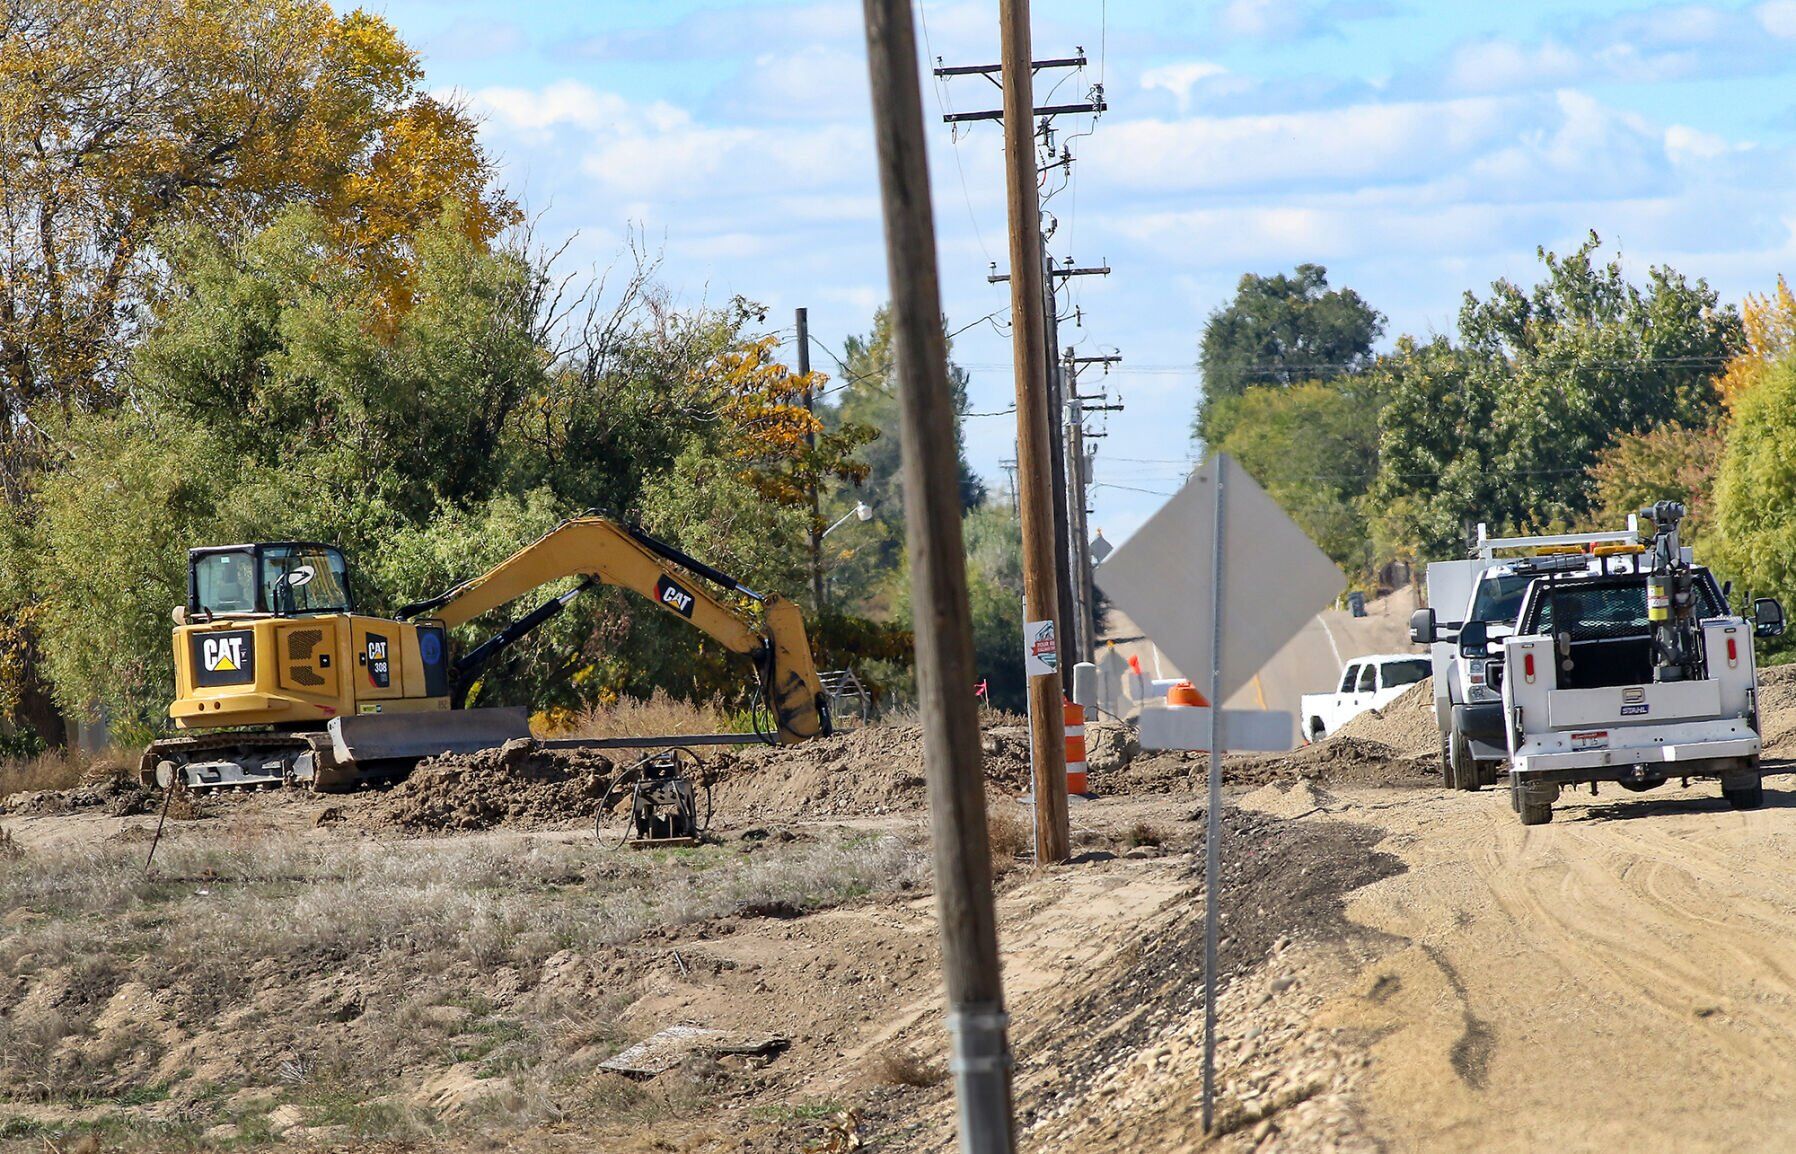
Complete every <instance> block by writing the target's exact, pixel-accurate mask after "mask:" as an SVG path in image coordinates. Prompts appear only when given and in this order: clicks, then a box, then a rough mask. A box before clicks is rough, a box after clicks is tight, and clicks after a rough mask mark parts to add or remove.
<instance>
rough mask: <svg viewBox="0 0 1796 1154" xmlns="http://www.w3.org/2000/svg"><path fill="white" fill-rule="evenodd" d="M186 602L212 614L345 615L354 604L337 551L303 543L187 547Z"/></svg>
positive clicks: (344, 566) (190, 607)
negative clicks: (190, 548) (191, 549)
mask: <svg viewBox="0 0 1796 1154" xmlns="http://www.w3.org/2000/svg"><path fill="white" fill-rule="evenodd" d="M187 605H188V608H189V609H190V610H192V611H195V612H199V613H210V614H213V615H215V616H230V615H232V614H242V613H274V614H279V615H281V616H286V615H287V614H292V613H347V612H350V611H351V610H352V609H353V608H354V605H353V604H352V603H351V601H350V597H349V570H348V567H347V566H346V565H345V564H344V562H343V553H342V551H341V550H339V549H337V548H336V547H335V546H333V545H315V544H311V543H309V542H303V541H279V542H273V543H269V544H261V545H227V546H223V547H219V548H209V549H195V550H193V551H192V552H191V553H190V554H189V573H188V590H187Z"/></svg>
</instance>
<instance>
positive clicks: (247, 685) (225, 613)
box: [139, 513, 830, 791]
mask: <svg viewBox="0 0 1796 1154" xmlns="http://www.w3.org/2000/svg"><path fill="white" fill-rule="evenodd" d="M566 577H579V578H581V580H580V582H579V583H578V584H577V585H576V586H575V587H574V588H572V589H570V590H569V591H567V592H566V593H563V594H561V595H560V596H557V597H553V598H550V599H549V600H548V601H546V602H544V603H543V604H542V605H541V606H539V607H538V608H536V609H535V610H532V611H531V612H530V613H528V614H526V615H525V616H524V617H522V618H520V619H519V620H518V621H517V622H516V623H514V624H513V625H511V626H509V627H508V628H506V629H504V630H503V631H501V632H500V633H498V634H495V635H494V636H492V637H490V638H488V639H486V640H485V641H483V642H481V643H480V644H479V645H476V646H474V647H473V648H471V649H469V650H467V651H466V652H465V653H462V654H461V655H460V656H459V657H455V656H452V655H451V653H450V647H449V636H448V631H449V630H450V629H452V628H454V627H455V626H458V625H461V624H464V623H465V622H468V621H471V620H473V619H474V618H476V617H479V616H480V615H481V614H483V613H485V612H487V611H489V610H491V609H495V608H498V607H499V606H501V605H505V604H508V603H509V602H512V601H515V600H517V599H518V598H520V597H523V596H526V595H527V594H529V593H530V592H531V591H532V590H535V589H539V588H541V587H542V586H544V585H547V584H549V583H551V582H554V581H558V580H560V579H562V578H566ZM707 584H709V585H712V586H716V587H717V589H718V590H720V591H721V592H718V591H714V590H712V589H710V588H707V587H706V585H707ZM595 585H617V586H621V587H623V588H626V589H633V590H635V591H636V592H637V593H640V594H641V595H643V596H644V597H647V598H648V599H649V600H651V601H653V602H654V603H655V604H656V605H658V606H659V607H660V608H661V609H662V610H663V611H665V612H667V613H671V614H673V615H675V616H677V617H680V618H682V619H684V620H686V621H688V622H690V623H691V624H692V625H693V626H694V627H695V628H697V629H699V630H701V631H703V632H704V633H706V634H708V635H709V636H711V637H713V638H715V639H716V640H717V641H718V642H720V643H721V644H722V645H724V646H725V647H726V648H728V649H730V650H731V651H733V652H735V653H740V654H743V655H744V656H745V657H747V658H748V659H749V660H750V662H751V664H752V665H753V669H754V674H755V678H756V681H757V692H756V703H757V716H760V717H762V718H763V723H762V724H761V725H760V726H758V727H757V728H758V729H759V732H760V735H761V737H762V738H763V739H764V740H767V741H769V742H777V743H791V742H797V741H803V740H805V739H807V738H811V737H816V736H819V735H821V734H827V733H828V732H829V731H830V722H829V713H828V707H827V701H826V698H825V697H824V694H823V690H822V686H821V684H820V682H819V680H818V677H817V670H816V667H815V665H814V663H813V660H812V657H811V649H810V644H809V642H808V641H807V639H806V636H805V628H804V620H803V617H802V616H801V615H800V613H799V610H798V607H797V606H796V605H794V604H793V603H791V602H790V601H786V600H784V599H782V598H779V597H776V596H772V595H764V594H760V593H756V592H755V591H753V590H751V589H749V588H747V587H746V586H744V585H743V584H742V583H741V582H739V581H737V580H736V579H735V578H733V577H731V576H729V575H728V574H726V573H722V572H720V571H718V570H717V569H714V568H712V567H711V566H709V565H706V564H704V563H703V562H702V561H698V560H695V559H694V558H692V557H689V556H687V555H686V554H684V553H682V552H680V551H679V550H678V549H675V548H674V547H672V546H671V545H668V544H666V543H665V542H662V541H657V540H656V539H655V538H653V537H651V536H649V535H648V534H647V533H644V532H642V531H641V530H640V529H636V528H633V527H631V526H628V525H624V524H621V523H619V522H617V521H613V520H610V519H607V518H604V517H601V516H598V515H596V514H592V513H588V514H585V515H582V516H579V517H575V518H572V519H570V520H567V521H564V522H562V523H561V524H560V525H558V526H556V527H555V528H554V529H552V530H550V531H549V532H548V533H546V534H544V535H543V536H542V537H541V538H539V539H538V540H536V541H534V542H532V543H530V544H528V545H526V546H524V547H523V548H522V549H519V550H518V551H517V552H516V553H513V554H512V555H511V556H510V557H508V558H506V559H505V560H504V561H502V562H500V563H499V564H498V565H496V566H495V567H493V568H492V569H491V570H489V571H487V572H486V573H483V574H481V575H480V576H478V577H475V578H473V579H472V580H469V581H465V582H463V583H462V584H460V585H457V586H455V587H454V588H453V589H450V590H449V591H448V592H446V593H443V594H441V595H440V596H437V597H432V598H430V599H429V600H427V601H420V602H418V603H416V604H413V605H407V606H405V607H404V608H402V609H401V610H400V611H399V613H398V614H397V616H396V617H393V618H386V617H372V616H366V615H363V614H360V613H357V612H356V611H355V602H354V599H353V597H352V595H351V593H352V589H351V584H350V579H349V569H348V566H347V564H346V562H345V561H344V558H343V553H342V551H341V550H340V549H338V548H337V547H335V546H334V545H324V544H318V543H315V542H305V541H277V542H263V543H259V544H250V545H227V546H219V547H212V548H203V549H193V550H191V551H190V552H189V554H188V570H187V603H186V604H185V605H183V606H181V607H179V608H177V609H176V610H175V625H176V627H175V631H174V650H175V654H174V655H175V692H176V696H175V700H174V703H173V704H171V705H170V706H169V711H168V712H169V716H170V717H171V718H173V720H174V723H175V726H176V728H177V729H179V730H181V731H182V732H181V734H180V735H178V736H174V737H169V738H164V739H162V740H159V741H155V742H152V743H151V744H150V745H149V747H148V748H147V749H145V750H144V753H143V758H142V761H141V763H140V768H139V772H140V776H141V777H142V779H143V780H144V782H145V784H155V785H159V786H162V787H164V788H167V787H169V786H172V785H175V784H177V783H180V784H185V785H186V786H188V787H190V788H196V789H204V788H217V787H221V786H245V787H257V786H273V785H281V784H287V783H296V784H305V785H309V786H310V787H311V788H313V789H315V790H319V791H330V790H341V789H349V788H354V787H355V786H356V785H357V784H358V783H360V782H362V781H365V780H371V779H378V778H386V777H392V776H395V775H397V774H400V773H404V772H406V771H407V770H409V769H410V768H411V767H412V766H413V765H415V764H416V763H417V762H418V761H419V760H420V759H422V758H425V757H430V756H434V755H437V754H441V753H469V752H473V751H475V750H479V749H484V748H489V747H492V746H497V745H502V744H503V743H505V742H506V741H509V740H512V739H513V738H519V737H529V736H530V727H529V720H528V717H527V714H526V711H525V710H524V709H522V708H492V709H464V708H462V706H463V704H464V703H465V702H466V700H467V696H468V691H469V688H470V687H471V686H472V684H473V683H474V682H475V681H476V680H477V679H478V677H479V675H480V672H481V670H482V669H484V668H485V667H486V666H487V665H488V664H489V663H490V662H491V661H492V659H493V658H494V657H496V656H498V654H500V653H502V652H503V651H504V650H505V649H506V648H508V647H509V646H511V645H513V644H515V643H517V642H518V641H520V640H521V639H522V638H523V637H524V636H526V635H527V634H528V633H530V631H531V630H533V629H535V628H537V627H538V626H540V625H542V624H543V623H544V622H546V621H548V620H549V619H550V618H552V617H554V616H555V615H556V614H557V613H559V612H561V610H562V609H564V608H566V606H567V605H568V603H569V602H571V601H572V600H573V599H574V598H576V597H577V596H579V595H580V594H581V593H582V592H584V591H586V590H588V589H591V588H592V587H594V586H595ZM732 595H733V597H732ZM726 597H732V599H731V600H725V598H726ZM735 598H741V599H743V600H746V601H747V602H749V603H752V604H754V605H757V606H758V607H759V613H758V614H757V613H754V612H753V611H751V610H749V609H747V608H746V606H743V607H739V604H738V603H733V602H734V599H735Z"/></svg>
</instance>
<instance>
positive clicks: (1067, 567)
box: [1041, 241, 1083, 692]
mask: <svg viewBox="0 0 1796 1154" xmlns="http://www.w3.org/2000/svg"><path fill="white" fill-rule="evenodd" d="M1041 247H1042V277H1041V283H1042V325H1043V326H1044V327H1045V328H1046V329H1047V336H1046V337H1045V338H1044V339H1045V341H1046V352H1045V353H1044V354H1043V357H1042V363H1043V364H1044V366H1045V367H1046V369H1047V374H1048V427H1049V430H1050V432H1051V434H1052V435H1051V437H1050V438H1049V439H1050V441H1051V443H1052V445H1053V455H1052V468H1053V472H1054V477H1053V484H1054V581H1055V583H1056V596H1055V604H1056V605H1058V606H1059V607H1060V612H1059V613H1057V614H1055V616H1054V626H1055V629H1056V630H1057V634H1056V635H1057V636H1058V637H1059V638H1060V655H1061V658H1062V665H1061V669H1062V671H1063V672H1062V673H1061V677H1060V681H1061V690H1062V692H1064V691H1065V689H1066V677H1067V675H1066V673H1065V672H1064V670H1067V669H1071V668H1072V667H1073V665H1074V664H1076V663H1077V662H1079V661H1081V660H1083V658H1082V657H1080V656H1079V653H1080V648H1079V587H1078V583H1077V581H1076V579H1075V578H1074V577H1073V558H1074V556H1075V555H1076V554H1075V553H1074V548H1075V546H1074V544H1073V531H1072V525H1073V515H1072V503H1071V502H1070V501H1069V500H1068V499H1067V489H1066V486H1067V469H1068V467H1069V466H1068V462H1067V459H1066V440H1065V438H1064V437H1062V436H1061V435H1060V415H1061V414H1062V413H1064V412H1065V411H1066V396H1067V389H1066V382H1065V378H1064V377H1063V376H1062V374H1061V368H1060V301H1059V299H1058V297H1057V296H1056V295H1055V292H1054V258H1053V257H1051V256H1048V255H1047V244H1046V242H1045V241H1044V242H1043V244H1042V246H1041Z"/></svg>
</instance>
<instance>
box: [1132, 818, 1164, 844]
mask: <svg viewBox="0 0 1796 1154" xmlns="http://www.w3.org/2000/svg"><path fill="white" fill-rule="evenodd" d="M1122 840H1123V844H1124V845H1127V846H1130V847H1134V846H1139V845H1154V846H1157V845H1159V844H1160V843H1161V842H1162V841H1164V840H1165V839H1164V838H1163V837H1162V836H1161V833H1160V831H1159V830H1157V829H1155V828H1154V827H1153V826H1151V825H1149V824H1148V823H1147V822H1145V821H1138V822H1136V823H1135V824H1134V825H1133V826H1130V827H1129V831H1128V832H1127V833H1125V834H1123V837H1122Z"/></svg>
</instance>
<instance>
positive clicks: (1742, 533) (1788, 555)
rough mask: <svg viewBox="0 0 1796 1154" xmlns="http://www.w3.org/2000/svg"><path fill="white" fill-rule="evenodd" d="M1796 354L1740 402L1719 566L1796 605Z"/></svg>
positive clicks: (1724, 473) (1720, 519) (1728, 457)
mask: <svg viewBox="0 0 1796 1154" xmlns="http://www.w3.org/2000/svg"><path fill="white" fill-rule="evenodd" d="M1792 444H1796V358H1791V357H1787V356H1786V357H1784V358H1782V359H1780V360H1778V361H1775V362H1772V363H1770V364H1769V365H1767V366H1766V367H1765V368H1764V370H1763V371H1762V372H1761V373H1760V374H1759V375H1758V379H1757V380H1756V381H1755V382H1754V384H1753V387H1752V388H1750V389H1748V390H1746V391H1745V392H1743V393H1742V394H1741V395H1740V396H1739V397H1738V398H1737V399H1736V400H1735V402H1734V419H1733V421H1732V422H1731V423H1730V424H1729V425H1728V431H1727V448H1726V450H1725V452H1724V454H1723V456H1722V461H1721V471H1720V477H1719V479H1718V481H1717V482H1716V486H1715V516H1714V529H1713V532H1712V533H1711V534H1710V537H1711V538H1712V539H1713V541H1714V544H1715V547H1716V559H1717V561H1718V563H1719V564H1718V567H1719V568H1721V569H1723V570H1724V571H1725V572H1727V573H1729V574H1731V575H1732V576H1733V577H1734V578H1735V579H1736V580H1738V581H1739V582H1740V583H1741V584H1742V585H1743V586H1744V587H1745V588H1746V589H1748V590H1750V591H1751V592H1752V593H1754V594H1758V595H1761V596H1776V597H1779V598H1782V599H1783V600H1784V602H1785V604H1796V456H1793V455H1792V454H1791V452H1790V446H1791V445H1792Z"/></svg>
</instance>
